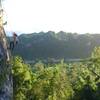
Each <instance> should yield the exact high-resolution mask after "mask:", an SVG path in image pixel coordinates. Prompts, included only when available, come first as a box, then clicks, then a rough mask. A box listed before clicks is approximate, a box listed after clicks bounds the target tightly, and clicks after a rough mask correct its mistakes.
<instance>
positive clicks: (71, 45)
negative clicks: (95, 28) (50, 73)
mask: <svg viewBox="0 0 100 100" xmlns="http://www.w3.org/2000/svg"><path fill="white" fill-rule="evenodd" d="M96 46H100V34H88V33H87V34H77V33H66V32H63V31H60V32H58V33H55V32H53V31H49V32H46V33H45V32H40V33H32V34H22V35H20V36H19V44H18V45H17V46H16V49H15V50H14V54H15V55H20V56H21V57H23V58H24V59H25V60H33V59H34V60H35V59H48V58H54V59H62V58H64V59H83V58H87V57H89V56H90V55H91V52H92V51H93V49H94V47H96Z"/></svg>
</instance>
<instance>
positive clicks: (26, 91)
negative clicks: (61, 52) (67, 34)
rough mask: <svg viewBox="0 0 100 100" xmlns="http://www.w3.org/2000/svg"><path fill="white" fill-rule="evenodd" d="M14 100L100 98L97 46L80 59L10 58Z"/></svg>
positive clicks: (99, 55) (97, 99)
mask: <svg viewBox="0 0 100 100" xmlns="http://www.w3.org/2000/svg"><path fill="white" fill-rule="evenodd" d="M12 65H13V69H12V73H13V82H14V83H13V86H14V87H13V89H14V100H100V48H99V47H98V48H95V49H94V51H93V52H92V54H91V57H90V59H85V60H84V61H82V62H77V63H75V62H74V63H70V64H66V63H64V62H63V60H62V61H61V63H59V64H53V65H50V64H48V65H45V64H43V63H42V62H41V61H39V62H38V63H36V64H34V65H32V66H30V65H28V64H25V63H24V61H23V60H22V58H20V57H15V58H14V59H13V60H12Z"/></svg>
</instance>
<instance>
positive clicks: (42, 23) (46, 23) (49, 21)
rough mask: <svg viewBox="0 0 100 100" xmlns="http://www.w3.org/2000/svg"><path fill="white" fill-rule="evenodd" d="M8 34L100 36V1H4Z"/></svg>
mask: <svg viewBox="0 0 100 100" xmlns="http://www.w3.org/2000/svg"><path fill="white" fill-rule="evenodd" d="M4 8H5V11H6V14H7V21H8V25H7V26H5V29H6V30H7V31H18V32H23V33H31V32H40V31H44V32H47V31H49V30H52V31H55V32H58V31H61V30H62V31H66V32H77V33H100V0H5V1H4Z"/></svg>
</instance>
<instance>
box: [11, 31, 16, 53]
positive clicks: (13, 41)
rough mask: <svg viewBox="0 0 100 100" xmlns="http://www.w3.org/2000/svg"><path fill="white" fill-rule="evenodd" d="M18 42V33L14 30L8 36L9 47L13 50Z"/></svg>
mask: <svg viewBox="0 0 100 100" xmlns="http://www.w3.org/2000/svg"><path fill="white" fill-rule="evenodd" d="M17 44H18V35H17V34H16V33H15V32H14V33H13V36H12V37H11V38H10V49H11V50H12V51H13V49H14V47H15V46H16V45H17Z"/></svg>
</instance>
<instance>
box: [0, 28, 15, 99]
mask: <svg viewBox="0 0 100 100" xmlns="http://www.w3.org/2000/svg"><path fill="white" fill-rule="evenodd" d="M12 97H13V82H12V75H11V65H10V52H9V49H8V44H7V39H6V35H5V31H4V29H3V27H0V100H13V98H12Z"/></svg>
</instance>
